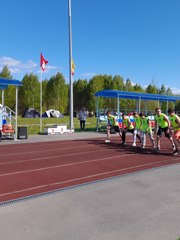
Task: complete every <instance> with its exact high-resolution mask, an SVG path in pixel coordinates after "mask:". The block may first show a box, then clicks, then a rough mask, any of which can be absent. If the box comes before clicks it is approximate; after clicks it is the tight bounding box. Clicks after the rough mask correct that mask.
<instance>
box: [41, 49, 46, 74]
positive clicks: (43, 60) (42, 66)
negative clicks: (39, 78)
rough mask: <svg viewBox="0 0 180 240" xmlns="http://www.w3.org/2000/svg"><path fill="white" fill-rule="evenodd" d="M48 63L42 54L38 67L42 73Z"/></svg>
mask: <svg viewBox="0 0 180 240" xmlns="http://www.w3.org/2000/svg"><path fill="white" fill-rule="evenodd" d="M47 63H48V61H47V60H46V59H45V58H44V57H43V55H42V53H41V56H40V67H41V69H42V70H43V71H44V70H45V68H46V64H47Z"/></svg>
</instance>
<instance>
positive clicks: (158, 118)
mask: <svg viewBox="0 0 180 240" xmlns="http://www.w3.org/2000/svg"><path fill="white" fill-rule="evenodd" d="M155 112H156V115H155V117H154V120H155V130H154V132H155V133H156V141H157V148H156V151H157V152H159V151H160V149H161V148H160V138H161V136H162V134H163V132H164V134H165V136H166V137H167V138H168V139H169V141H170V142H171V144H172V149H173V150H176V147H175V144H174V141H173V138H172V133H171V131H170V126H171V123H170V121H169V119H168V117H167V116H166V115H165V114H164V113H162V112H161V109H160V108H156V109H155Z"/></svg>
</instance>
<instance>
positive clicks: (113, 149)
mask: <svg viewBox="0 0 180 240" xmlns="http://www.w3.org/2000/svg"><path fill="white" fill-rule="evenodd" d="M128 140H129V142H127V145H126V146H124V147H122V146H120V141H119V138H117V137H114V138H113V137H112V140H111V143H108V144H107V143H105V142H104V139H103V138H101V139H85V140H67V141H52V142H41V143H26V144H12V145H2V146H0V153H1V154H0V204H4V203H6V202H8V201H14V200H16V199H21V198H26V197H29V196H34V195H35V196H36V195H38V194H43V193H47V192H51V191H54V190H58V189H63V188H67V187H71V186H75V185H79V184H84V183H88V182H93V181H97V180H103V179H107V178H111V177H115V176H120V175H122V174H127V173H132V172H136V171H141V170H145V169H150V168H155V167H160V166H165V165H168V164H176V163H180V156H172V149H171V145H170V143H169V142H168V141H167V140H165V139H164V138H162V141H161V142H162V143H161V147H162V151H161V153H160V154H157V153H155V152H154V151H153V149H152V148H151V146H150V145H149V143H148V144H147V148H146V149H145V150H141V149H140V146H137V147H132V146H131V139H130V138H128Z"/></svg>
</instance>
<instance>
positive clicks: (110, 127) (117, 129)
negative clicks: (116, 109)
mask: <svg viewBox="0 0 180 240" xmlns="http://www.w3.org/2000/svg"><path fill="white" fill-rule="evenodd" d="M107 129H109V130H113V129H114V131H115V132H117V133H119V132H120V131H119V127H118V126H112V125H107Z"/></svg>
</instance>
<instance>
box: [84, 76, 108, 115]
mask: <svg viewBox="0 0 180 240" xmlns="http://www.w3.org/2000/svg"><path fill="white" fill-rule="evenodd" d="M103 89H104V77H103V76H102V75H96V76H94V77H93V78H92V79H91V80H89V84H88V86H87V95H88V103H87V108H88V110H89V111H94V110H95V107H96V104H95V100H96V98H95V96H94V94H95V93H96V92H98V91H100V90H103ZM102 105H103V99H99V108H101V107H102Z"/></svg>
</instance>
